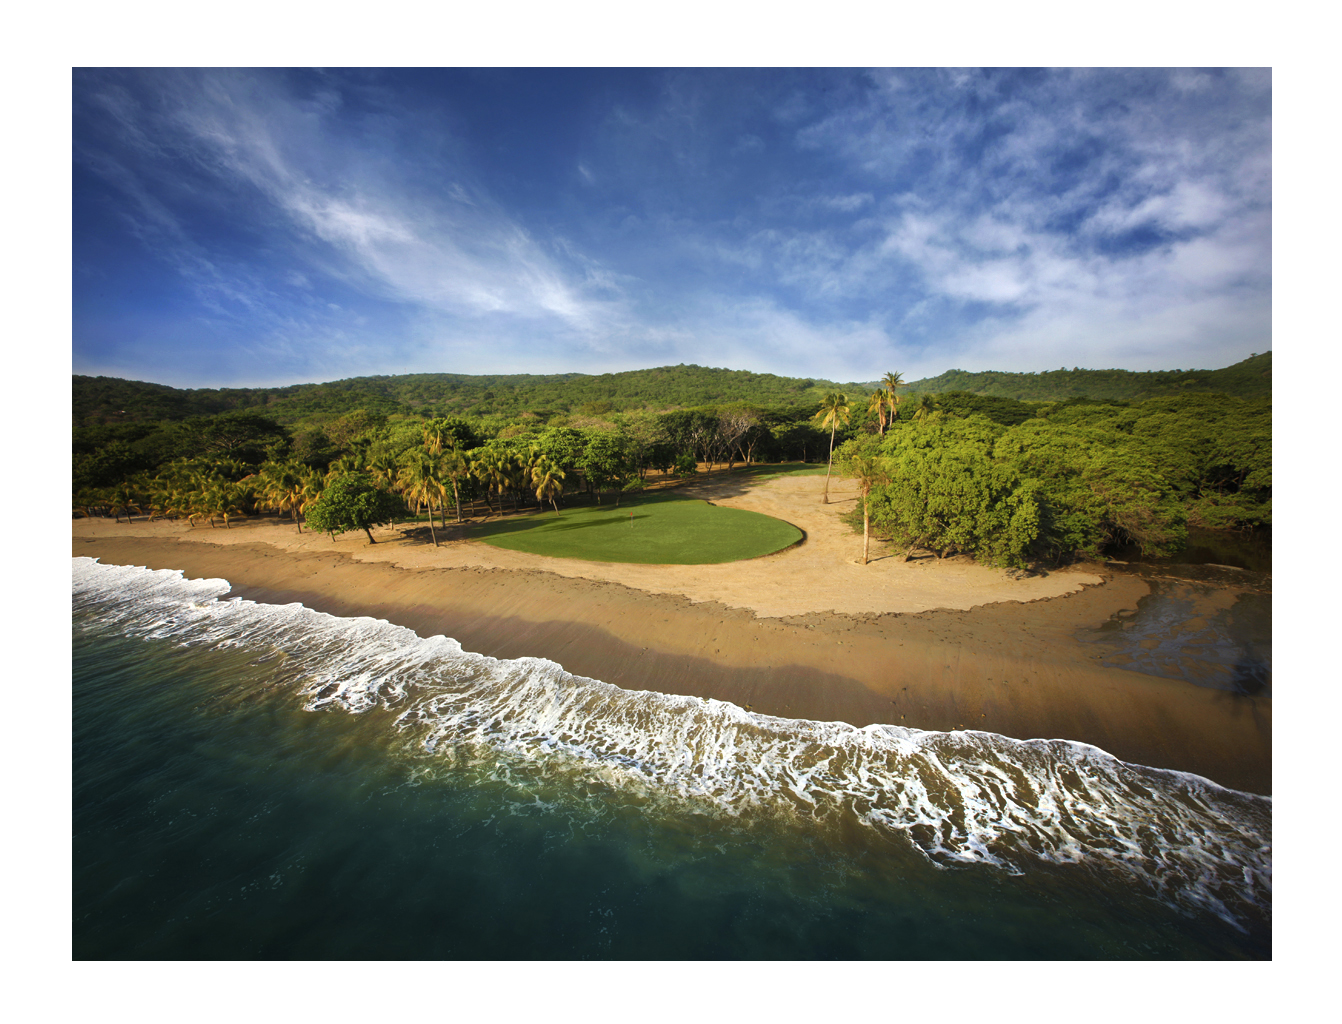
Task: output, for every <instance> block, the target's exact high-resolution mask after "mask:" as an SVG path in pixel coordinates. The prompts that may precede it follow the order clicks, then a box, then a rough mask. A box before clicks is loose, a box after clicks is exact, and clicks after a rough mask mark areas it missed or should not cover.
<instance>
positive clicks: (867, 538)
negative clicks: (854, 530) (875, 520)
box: [862, 492, 871, 565]
mask: <svg viewBox="0 0 1342 1024" xmlns="http://www.w3.org/2000/svg"><path fill="white" fill-rule="evenodd" d="M870 545H871V510H870V509H869V508H868V507H867V495H866V492H864V493H863V495H862V564H863V565H866V564H867V551H868V548H869V547H870Z"/></svg>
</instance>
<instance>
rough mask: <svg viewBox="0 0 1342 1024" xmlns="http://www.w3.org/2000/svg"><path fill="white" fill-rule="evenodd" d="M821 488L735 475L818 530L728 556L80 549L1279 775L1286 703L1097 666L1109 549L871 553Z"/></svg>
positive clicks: (358, 607)
mask: <svg viewBox="0 0 1342 1024" xmlns="http://www.w3.org/2000/svg"><path fill="white" fill-rule="evenodd" d="M818 484H819V482H818V481H816V480H815V479H814V478H802V479H800V480H799V479H792V480H778V481H773V482H772V483H766V484H762V485H760V484H756V485H750V486H745V485H743V484H742V483H741V482H739V481H733V480H731V479H730V478H727V479H725V480H723V481H721V482H720V483H719V484H718V486H719V487H720V488H722V490H721V491H719V492H717V493H716V500H719V502H720V503H722V504H732V505H738V506H739V507H746V508H753V509H755V510H758V511H766V510H767V511H768V514H772V515H777V516H778V517H779V518H784V519H787V520H788V521H790V522H794V523H797V525H799V526H801V527H802V528H803V529H804V530H805V531H806V533H807V542H806V544H803V545H802V546H801V547H799V548H797V549H794V550H792V551H788V552H784V553H782V554H780V555H776V556H771V557H768V558H763V559H757V560H754V561H752V562H749V563H731V564H730V565H726V566H623V565H607V564H604V563H590V562H580V561H576V560H561V559H545V558H537V557H535V556H529V555H523V554H520V553H517V552H510V551H504V550H501V549H495V548H491V547H489V546H487V545H483V544H479V543H474V542H461V541H458V542H454V543H448V544H445V545H444V546H443V547H440V548H437V549H435V548H433V547H432V545H430V544H428V543H426V541H427V529H420V530H414V531H410V532H409V534H408V535H406V533H405V531H402V530H400V529H392V528H388V529H385V530H380V531H375V533H376V535H377V536H378V537H379V540H381V541H384V542H383V543H379V544H377V545H374V546H372V547H369V546H368V545H367V544H366V539H365V538H363V535H362V534H359V535H358V536H357V538H356V536H355V535H353V534H348V535H344V536H342V537H340V538H338V539H337V541H336V542H335V543H332V541H331V540H330V538H329V537H327V536H325V535H313V534H310V533H304V534H302V535H301V538H300V535H299V534H298V533H297V531H296V530H294V528H293V527H292V526H288V525H285V524H282V523H276V522H275V521H274V520H273V519H270V520H262V521H256V522H253V523H251V524H247V525H246V526H244V527H243V528H235V529H231V530H223V529H222V528H221V529H215V530H211V529H210V528H209V527H197V528H194V529H192V528H189V527H187V526H184V525H181V524H171V523H145V522H143V521H137V522H135V523H133V524H129V525H127V524H124V523H122V524H120V525H118V524H114V523H112V522H111V521H105V520H92V521H90V520H82V519H81V520H75V522H74V525H73V531H72V532H73V539H72V553H73V554H75V555H89V556H94V557H98V558H100V559H101V560H102V561H104V562H107V563H116V564H126V565H144V566H148V567H149V568H151V569H180V570H182V571H183V572H184V573H185V574H186V575H187V576H188V577H193V578H200V577H219V578H224V579H227V580H229V581H230V582H231V583H232V585H233V590H232V594H233V595H234V596H239V597H244V598H248V599H250V600H255V601H263V602H269V603H287V602H291V601H300V602H302V603H303V604H304V605H306V606H308V607H310V608H314V609H316V610H318V611H325V612H329V613H331V614H335V615H372V616H374V617H377V618H384V619H387V620H389V621H391V622H393V623H396V624H398V625H402V626H407V627H409V628H411V629H413V630H415V631H416V632H417V633H419V634H420V635H421V636H431V635H434V634H438V633H442V634H446V635H447V636H451V637H454V638H455V639H457V640H458V641H460V642H461V644H462V646H463V647H464V648H466V649H467V650H471V651H478V652H480V653H482V654H487V655H491V656H494V657H500V658H516V657H522V656H535V657H544V658H548V659H550V660H552V661H555V662H558V663H559V664H561V665H563V666H564V668H566V669H567V670H568V671H570V672H573V673H576V674H578V675H583V676H589V677H592V678H596V679H602V680H604V681H606V682H610V683H615V684H617V685H619V686H624V687H628V688H631V689H651V690H659V691H662V692H667V693H679V694H691V695H696V696H704V697H716V698H719V699H722V700H730V701H732V702H734V703H736V704H739V705H742V706H749V707H750V708H751V709H752V710H754V711H756V712H760V713H764V714H770V715H779V716H784V717H789V718H810V719H818V720H841V721H846V722H850V723H852V724H854V725H859V726H861V725H867V724H871V723H876V722H890V723H895V724H900V725H908V726H913V727H916V728H920V729H935V730H949V729H957V728H963V729H984V730H988V731H992V732H997V733H1002V734H1005V735H1007V736H1013V737H1016V738H1018V739H1032V738H1043V739H1070V740H1079V741H1082V742H1085V743H1091V744H1094V745H1095V746H1098V747H1101V748H1103V749H1104V750H1107V751H1109V752H1110V753H1112V754H1114V755H1115V756H1117V757H1119V758H1122V759H1123V760H1126V761H1133V762H1137V763H1141V764H1145V765H1151V766H1155V767H1160V768H1172V769H1177V770H1182V771H1190V772H1194V773H1196V774H1199V775H1203V776H1206V777H1207V778H1210V779H1212V780H1213V781H1215V782H1218V783H1220V784H1222V785H1225V786H1230V787H1232V788H1235V789H1242V790H1247V791H1250V792H1255V793H1265V794H1266V793H1270V792H1271V706H1272V705H1271V700H1270V699H1268V698H1265V697H1262V696H1258V697H1247V696H1243V695H1239V694H1234V693H1229V692H1224V691H1219V690H1214V689H1209V688H1204V687H1198V686H1194V685H1191V684H1190V683H1187V682H1184V681H1182V680H1175V679H1163V678H1158V677H1155V676H1151V675H1145V674H1142V673H1138V672H1132V671H1126V670H1124V669H1122V668H1116V667H1110V666H1105V665H1101V664H1100V663H1099V659H1100V658H1101V657H1102V656H1103V652H1102V651H1101V650H1099V649H1097V647H1096V645H1094V644H1090V643H1085V642H1083V641H1082V640H1080V639H1078V637H1077V633H1078V631H1082V630H1085V629H1087V628H1094V627H1098V626H1100V625H1101V624H1102V623H1104V622H1106V621H1107V620H1109V619H1110V618H1111V617H1112V616H1113V615H1115V614H1117V613H1120V612H1125V613H1126V612H1131V611H1132V610H1133V609H1135V608H1136V603H1137V601H1138V599H1139V598H1141V597H1144V596H1145V595H1146V594H1147V593H1149V592H1150V586H1149V584H1148V583H1147V582H1145V581H1144V580H1142V579H1141V578H1139V577H1136V576H1129V575H1111V574H1109V573H1106V571H1105V570H1104V569H1103V567H1100V566H1085V567H1079V568H1077V569H1074V570H1070V571H1067V572H1058V573H1051V574H1050V575H1049V576H1047V577H1036V578H1033V579H1024V580H1015V579H1012V578H1011V577H1010V576H1009V575H1008V574H1006V573H1004V572H1001V571H998V570H992V569H987V568H985V567H982V566H977V565H974V564H973V563H972V562H970V561H969V560H967V559H947V560H937V559H923V560H920V561H919V562H913V563H905V562H903V561H901V560H899V559H897V558H889V557H887V558H882V559H881V560H879V561H876V562H873V564H872V565H869V566H858V565H855V564H854V563H853V557H854V556H855V555H857V554H859V553H860V545H861V538H860V537H856V538H855V537H854V536H853V535H852V534H851V533H850V532H848V531H847V528H846V527H843V526H842V524H839V523H838V522H837V515H838V513H839V512H842V511H844V510H845V508H851V507H852V506H851V503H850V504H848V505H847V506H844V505H843V504H842V503H841V500H840V501H836V502H835V503H834V504H832V505H829V506H825V505H821V504H820V503H819V502H818V501H817V500H816V498H815V494H813V493H812V492H816V493H818V489H819V487H818ZM833 490H834V489H832V494H833ZM724 491H734V492H735V493H724ZM709 493H713V492H711V491H710V492H709ZM841 493H842V492H840V494H841ZM812 506H815V507H812ZM420 533H423V534H425V538H424V539H421V538H420V537H419V534H420ZM876 547H878V548H879V546H876ZM542 566H543V567H542ZM847 570H851V573H850V572H848V571H847ZM640 584H642V585H640Z"/></svg>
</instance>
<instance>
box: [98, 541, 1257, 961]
mask: <svg viewBox="0 0 1342 1024" xmlns="http://www.w3.org/2000/svg"><path fill="white" fill-rule="evenodd" d="M74 576H75V580H74V583H75V586H74V636H73V641H74V646H73V652H74V879H73V890H74V922H73V925H74V956H75V957H76V958H79V959H84V958H132V959H134V958H152V957H163V958H336V957H340V958H367V959H390V958H471V959H476V958H480V959H495V958H509V959H514V958H515V959H531V958H546V959H552V958H553V959H569V958H601V959H618V958H720V959H732V958H746V959H749V958H802V959H823V958H845V959H862V958H971V959H973V958H1013V957H1036V958H1134V957H1135V958H1153V957H1154V958H1192V957H1198V958H1205V957H1216V958H1224V957H1265V956H1269V955H1270V903H1271V893H1270V887H1271V852H1270V827H1271V801H1270V800H1268V799H1266V798H1263V797H1256V796H1250V795H1248V794H1238V793H1235V792H1233V791H1229V790H1224V789H1221V788H1219V787H1216V786H1214V785H1212V784H1211V783H1208V782H1206V781H1205V780H1199V779H1197V778H1196V777H1193V776H1187V775H1181V774H1179V773H1173V772H1163V771H1156V770H1153V769H1146V768H1141V767H1140V766H1129V765H1123V764H1122V763H1121V762H1117V761H1115V760H1113V759H1112V758H1109V757H1108V756H1107V755H1105V754H1103V752H1101V751H1096V750H1095V749H1094V748H1089V747H1083V746H1080V745H1075V744H1067V743H1063V742H1051V743H1038V742H1036V743H1030V744H1026V743H1019V742H1017V741H1014V740H1009V739H1007V738H1005V737H997V736H993V735H992V734H988V733H953V734H941V733H922V732H919V731H917V730H910V729H901V728H898V727H894V726H875V727H869V728H867V729H854V728H852V727H851V726H846V725H843V724H842V723H818V722H802V721H795V720H788V719H775V718H769V717H768V716H761V715H754V714H751V713H749V712H746V711H744V710H743V709H740V708H736V707H735V706H734V705H730V704H724V703H721V702H717V701H705V700H699V699H697V698H688V697H668V696H665V695H661V694H656V693H647V692H643V693H640V692H636V691H628V690H621V689H618V688H616V687H611V686H607V685H606V684H604V683H601V682H599V681H596V680H588V679H582V678H581V677H575V676H572V675H569V674H568V673H565V672H564V671H563V670H562V668H561V667H559V666H557V665H554V664H553V663H550V662H545V661H541V660H539V659H519V660H518V661H511V662H509V661H496V660H494V659H490V658H484V657H481V656H478V655H473V654H470V653H468V652H463V651H461V650H460V647H459V646H458V645H456V644H455V642H454V641H451V640H450V639H448V638H444V637H438V638H420V637H417V636H415V634H413V633H411V632H410V631H408V630H404V629H401V628H399V627H395V626H391V625H389V624H387V623H385V622H378V621H375V620H371V619H339V618H335V617H332V616H327V615H321V614H319V613H315V612H312V611H310V610H307V609H304V608H302V607H301V606H297V605H290V606H284V607H275V606H266V605H256V604H252V603H250V602H245V601H237V600H220V599H219V598H220V597H221V596H222V595H223V594H225V593H226V592H227V585H226V584H225V583H223V582H222V581H185V580H183V579H182V578H181V576H180V574H175V573H171V572H149V571H147V570H143V569H131V568H124V567H114V566H101V565H98V564H97V563H95V562H94V561H92V560H90V559H75V560H74Z"/></svg>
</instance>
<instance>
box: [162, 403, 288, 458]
mask: <svg viewBox="0 0 1342 1024" xmlns="http://www.w3.org/2000/svg"><path fill="white" fill-rule="evenodd" d="M288 440H289V433H288V431H286V430H285V429H284V428H283V427H282V426H280V425H279V424H278V423H276V422H275V421H274V420H272V419H270V418H269V417H266V416H260V415H258V414H256V413H252V412H229V413H224V414H223V415H222V416H214V417H212V418H209V419H197V420H188V421H187V422H186V423H183V424H182V425H181V426H180V427H179V428H178V429H177V435H176V442H177V450H178V451H179V452H180V453H181V454H182V455H205V456H211V457H214V458H228V459H237V460H240V461H242V462H248V463H251V464H252V465H256V464H257V463H259V462H261V461H262V460H264V459H265V458H267V452H268V451H271V450H272V449H274V448H275V447H276V446H277V445H283V446H285V447H287V444H288Z"/></svg>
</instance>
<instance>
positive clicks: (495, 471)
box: [471, 451, 508, 515]
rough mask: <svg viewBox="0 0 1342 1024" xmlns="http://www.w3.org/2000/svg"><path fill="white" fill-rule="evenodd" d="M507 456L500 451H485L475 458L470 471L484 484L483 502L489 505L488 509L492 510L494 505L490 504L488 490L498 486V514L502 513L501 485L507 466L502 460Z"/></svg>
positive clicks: (504, 478)
mask: <svg viewBox="0 0 1342 1024" xmlns="http://www.w3.org/2000/svg"><path fill="white" fill-rule="evenodd" d="M506 458H507V456H506V455H504V454H503V453H502V452H491V451H486V452H485V453H484V454H482V455H481V456H480V457H479V458H477V459H476V460H475V464H474V465H473V466H472V467H471V472H473V473H474V474H475V477H476V479H477V480H479V481H480V482H481V483H482V484H484V485H485V504H486V505H489V511H490V512H493V511H494V506H493V505H492V504H490V501H489V492H490V491H491V490H493V489H494V488H498V492H499V515H503V486H504V483H505V481H506V477H507V472H508V470H507V467H506V466H505V465H504V460H505V459H506Z"/></svg>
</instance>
